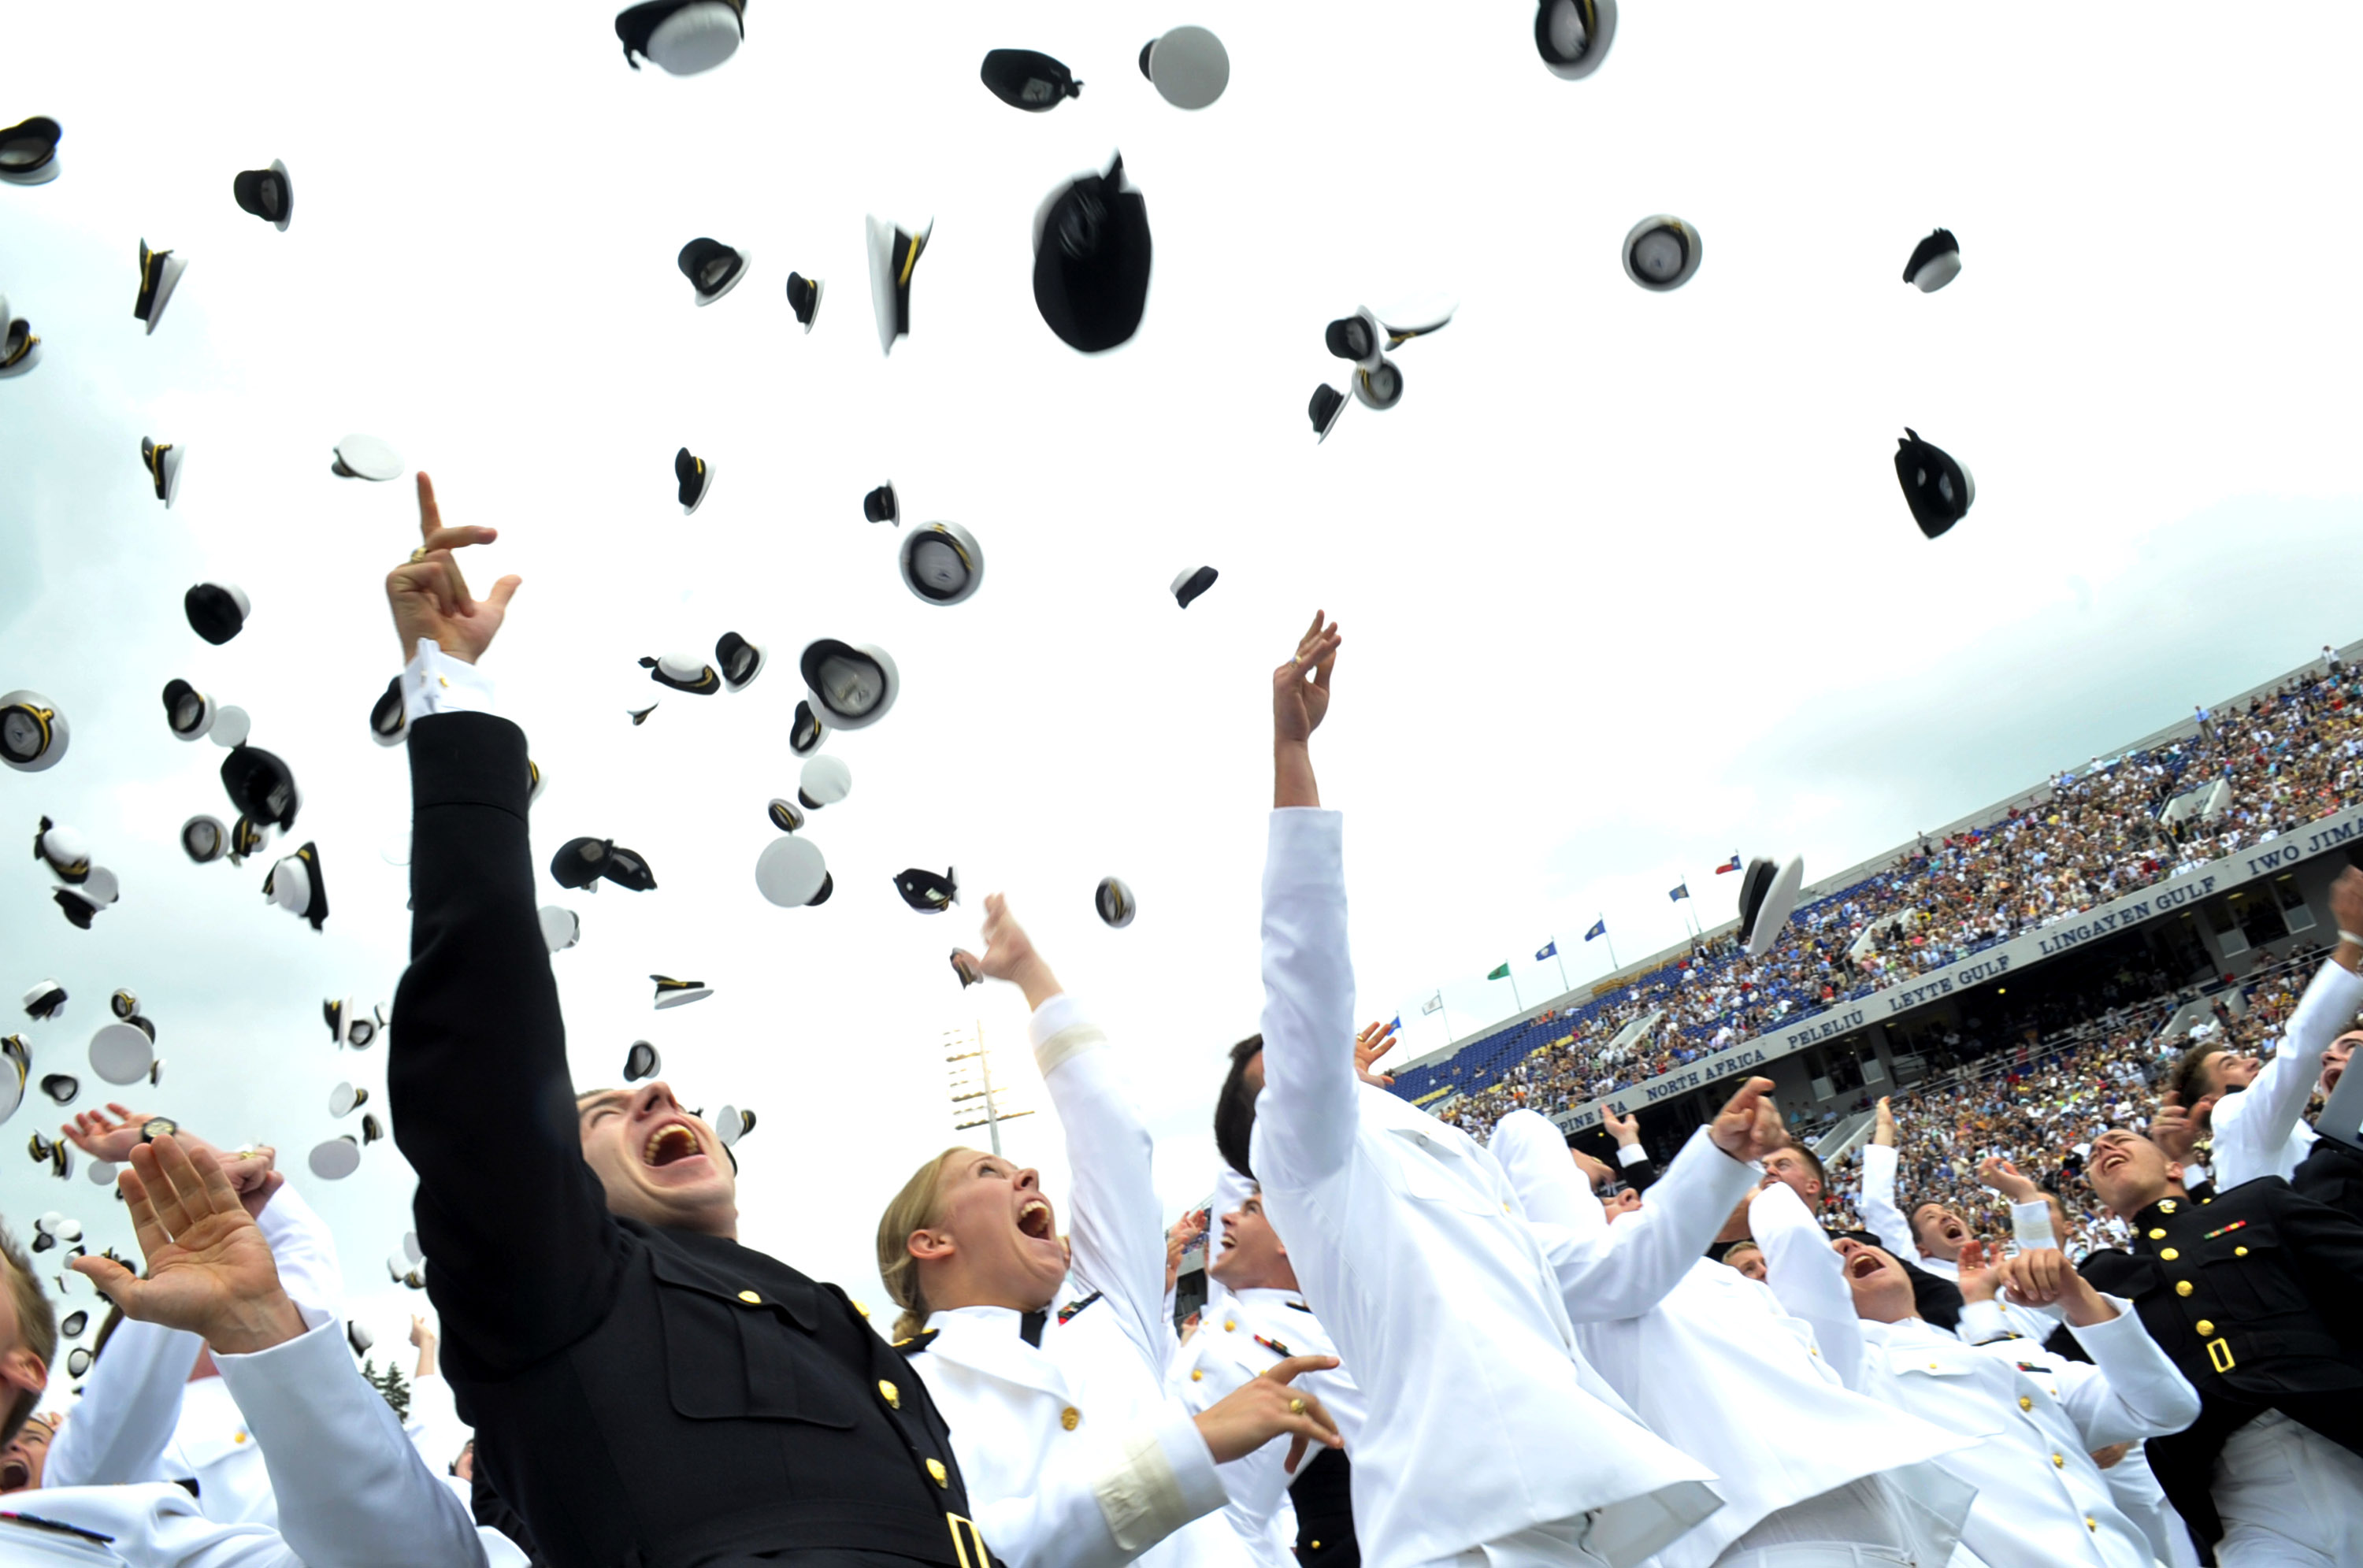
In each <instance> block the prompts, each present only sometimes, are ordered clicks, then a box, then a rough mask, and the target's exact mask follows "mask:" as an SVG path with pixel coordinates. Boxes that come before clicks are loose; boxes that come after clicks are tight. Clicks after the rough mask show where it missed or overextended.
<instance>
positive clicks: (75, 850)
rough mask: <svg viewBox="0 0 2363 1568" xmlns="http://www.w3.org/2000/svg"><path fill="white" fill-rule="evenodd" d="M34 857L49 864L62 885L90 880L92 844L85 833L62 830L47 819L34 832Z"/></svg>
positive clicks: (72, 829)
mask: <svg viewBox="0 0 2363 1568" xmlns="http://www.w3.org/2000/svg"><path fill="white" fill-rule="evenodd" d="M33 858H34V859H36V860H39V861H45V862H47V863H48V865H49V867H50V873H51V874H52V875H53V876H55V877H56V878H58V880H59V881H61V882H66V883H80V882H83V881H85V880H87V879H88V878H89V877H90V845H89V844H88V842H87V841H85V840H84V839H83V836H82V832H81V830H80V829H78V828H70V827H60V826H59V825H58V824H57V823H53V822H51V821H50V819H49V818H47V817H43V818H42V819H41V825H40V826H39V828H38V829H36V830H35V831H34V834H33Z"/></svg>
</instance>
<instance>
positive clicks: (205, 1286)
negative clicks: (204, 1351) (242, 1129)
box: [72, 1133, 304, 1355]
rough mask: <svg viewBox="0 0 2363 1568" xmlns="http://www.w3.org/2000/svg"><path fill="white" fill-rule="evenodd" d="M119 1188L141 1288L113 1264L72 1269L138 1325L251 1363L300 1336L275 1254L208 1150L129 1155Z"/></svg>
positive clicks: (168, 1147) (86, 1262)
mask: <svg viewBox="0 0 2363 1568" xmlns="http://www.w3.org/2000/svg"><path fill="white" fill-rule="evenodd" d="M130 1163H131V1168H130V1169H129V1170H128V1171H125V1172H124V1173H123V1174H122V1175H121V1176H118V1177H117V1178H116V1180H117V1181H118V1183H119V1184H120V1185H121V1187H122V1191H123V1200H124V1207H125V1208H126V1209H128V1210H129V1211H130V1215H131V1226H132V1231H133V1232H134V1233H135V1234H136V1235H137V1236H138V1237H139V1251H140V1253H141V1254H142V1255H143V1256H144V1257H145V1258H146V1259H147V1262H148V1276H147V1277H146V1278H145V1279H142V1278H141V1277H140V1276H139V1275H136V1274H134V1273H132V1272H131V1271H130V1270H129V1269H128V1268H126V1267H124V1266H123V1265H122V1264H119V1263H116V1261H115V1260H114V1259H112V1258H108V1257H79V1258H75V1259H74V1260H72V1268H73V1270H74V1272H76V1273H77V1274H81V1275H87V1276H88V1277H89V1279H90V1282H91V1283H92V1284H93V1285H94V1286H97V1287H98V1289H99V1291H100V1293H101V1294H102V1295H104V1296H105V1297H107V1299H109V1300H110V1301H113V1302H114V1303H115V1304H116V1306H117V1307H120V1308H122V1309H123V1315H124V1316H125V1317H127V1318H129V1319H131V1320H133V1321H135V1322H141V1323H161V1324H163V1325H164V1326H165V1327H166V1328H169V1329H182V1330H185V1331H188V1332H190V1333H193V1334H195V1335H197V1336H199V1337H200V1338H202V1339H203V1340H204V1341H205V1343H206V1344H207V1345H209V1346H211V1347H212V1348H213V1349H214V1350H215V1351H216V1353H221V1354H224V1355H248V1354H251V1353H254V1352H256V1351H261V1350H268V1349H270V1348H271V1347H272V1345H275V1344H282V1343H284V1342H286V1341H288V1340H292V1339H294V1338H296V1337H298V1336H300V1335H301V1334H302V1333H303V1332H304V1320H303V1317H302V1315H301V1314H300V1313H298V1312H297V1311H296V1309H295V1303H294V1302H293V1301H291V1300H290V1299H288V1297H287V1293H286V1291H284V1290H283V1289H282V1288H280V1284H279V1268H278V1265H277V1264H273V1263H272V1260H271V1245H270V1243H269V1242H265V1241H264V1240H263V1239H262V1231H261V1229H260V1228H259V1227H258V1226H257V1225H256V1224H255V1222H254V1217H253V1216H252V1215H250V1214H249V1213H248V1212H247V1211H246V1209H245V1208H244V1206H243V1205H242V1204H240V1203H239V1195H238V1194H237V1193H236V1192H235V1191H233V1190H232V1189H231V1187H230V1184H229V1180H228V1178H227V1176H224V1175H223V1174H222V1168H221V1162H220V1161H218V1160H216V1158H215V1157H214V1155H213V1154H212V1152H211V1151H210V1150H207V1149H202V1148H201V1149H198V1150H196V1151H194V1153H192V1152H190V1151H188V1150H184V1149H183V1147H182V1146H181V1142H180V1140H179V1139H177V1138H175V1137H173V1136H172V1134H170V1133H167V1134H165V1135H164V1136H163V1137H161V1138H159V1139H157V1140H156V1141H155V1142H154V1143H142V1144H140V1145H139V1146H138V1147H136V1148H134V1149H132V1150H131V1151H130Z"/></svg>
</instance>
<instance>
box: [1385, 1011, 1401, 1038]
mask: <svg viewBox="0 0 2363 1568" xmlns="http://www.w3.org/2000/svg"><path fill="white" fill-rule="evenodd" d="M1402 1027H1403V1014H1401V1013H1397V1014H1395V1015H1394V1017H1392V1018H1391V1019H1389V1020H1388V1021H1387V1032H1388V1033H1390V1034H1392V1033H1394V1032H1396V1031H1397V1030H1399V1029H1401V1028H1402Z"/></svg>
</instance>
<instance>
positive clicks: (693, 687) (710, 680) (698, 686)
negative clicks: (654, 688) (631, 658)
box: [640, 654, 722, 697]
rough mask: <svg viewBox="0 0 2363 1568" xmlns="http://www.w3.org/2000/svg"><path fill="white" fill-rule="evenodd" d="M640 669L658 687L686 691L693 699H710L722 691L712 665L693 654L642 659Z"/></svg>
mask: <svg viewBox="0 0 2363 1568" xmlns="http://www.w3.org/2000/svg"><path fill="white" fill-rule="evenodd" d="M640 668H642V669H645V670H647V671H648V672H649V679H650V680H653V681H655V682H656V683H657V684H658V685H659V686H670V687H671V688H672V689H673V690H675V691H686V692H688V693H690V694H691V695H692V696H694V697H711V696H713V695H714V694H715V693H716V691H719V690H722V677H721V676H720V675H718V674H716V672H715V668H714V667H713V666H712V665H710V664H708V663H706V662H705V661H704V659H702V658H699V657H697V656H696V655H694V654H667V655H665V656H664V657H662V658H643V659H641V660H640Z"/></svg>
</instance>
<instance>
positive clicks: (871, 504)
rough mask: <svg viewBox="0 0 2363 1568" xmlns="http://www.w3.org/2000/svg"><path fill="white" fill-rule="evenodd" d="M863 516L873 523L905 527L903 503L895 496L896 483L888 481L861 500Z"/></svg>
mask: <svg viewBox="0 0 2363 1568" xmlns="http://www.w3.org/2000/svg"><path fill="white" fill-rule="evenodd" d="M861 515H862V516H863V517H865V518H867V519H868V520H869V521H871V522H872V523H892V524H893V525H895V526H896V527H898V528H899V527H901V526H902V525H903V503H902V502H901V501H899V500H898V499H896V497H895V494H894V481H893V480H887V481H886V482H885V483H884V484H882V485H880V486H879V487H878V488H877V489H876V490H873V491H871V492H870V493H869V494H868V495H865V496H863V497H862V498H861Z"/></svg>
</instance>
